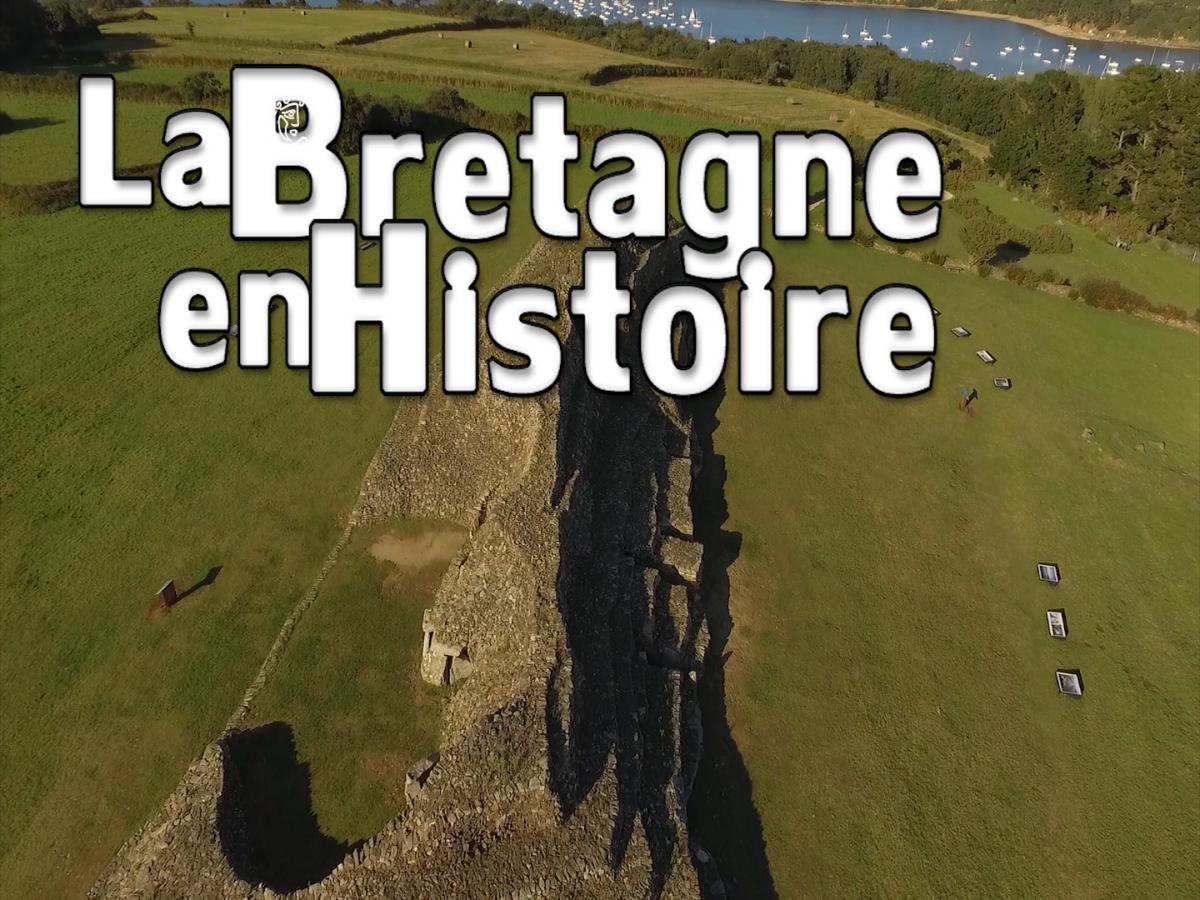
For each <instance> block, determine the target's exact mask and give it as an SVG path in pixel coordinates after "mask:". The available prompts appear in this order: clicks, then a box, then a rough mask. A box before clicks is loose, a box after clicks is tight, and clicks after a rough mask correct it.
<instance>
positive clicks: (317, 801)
mask: <svg viewBox="0 0 1200 900" xmlns="http://www.w3.org/2000/svg"><path fill="white" fill-rule="evenodd" d="M453 530H454V529H453V526H449V527H448V526H446V525H444V524H438V523H420V522H392V523H384V524H382V525H376V526H373V527H370V528H363V529H359V530H358V531H356V532H355V533H354V536H353V537H352V538H351V540H350V542H349V543H348V544H347V545H346V547H345V548H344V549H343V550H342V553H341V554H340V556H339V560H338V563H337V565H336V566H334V568H333V569H332V570H331V571H330V574H329V576H328V578H327V579H326V580H325V582H324V583H323V584H322V585H321V596H320V600H319V602H318V603H316V604H315V605H314V606H313V607H312V609H311V610H310V613H309V614H308V615H306V617H305V618H304V619H302V620H301V623H300V625H299V626H298V627H297V629H296V632H295V633H294V635H293V637H292V640H291V643H290V644H289V645H288V652H287V654H285V656H284V661H283V663H282V664H281V665H280V667H279V669H277V670H276V672H275V675H274V676H273V677H272V679H271V681H269V682H268V683H267V687H266V688H265V689H264V691H263V693H262V694H261V695H260V696H259V698H258V700H257V701H256V703H255V705H254V707H253V709H252V711H251V715H250V720H249V721H248V722H247V727H250V728H252V727H254V726H255V725H259V724H267V723H270V722H276V721H282V722H286V723H288V724H289V725H291V726H292V727H293V729H294V731H295V735H296V744H297V753H298V756H299V758H300V759H301V760H303V761H304V762H305V763H307V764H308V765H309V769H310V772H311V775H312V804H313V809H314V811H315V813H316V817H317V822H318V824H319V827H320V829H321V831H322V832H323V833H324V834H326V835H328V836H329V837H333V838H335V839H336V840H338V841H342V842H345V843H354V842H357V841H360V840H364V839H366V838H369V837H371V836H372V835H374V834H375V833H377V832H378V831H379V829H380V828H382V827H383V825H384V824H386V823H387V821H388V820H389V819H391V818H392V817H393V816H395V815H396V814H397V813H398V812H400V811H401V810H402V809H403V808H404V773H405V771H406V770H407V769H408V767H409V766H410V765H412V763H413V762H415V761H416V760H417V759H419V758H421V757H423V756H426V755H428V754H429V753H431V752H433V751H434V750H436V749H437V732H438V724H439V722H438V717H439V715H440V711H441V700H442V698H443V697H444V693H443V692H442V691H440V690H439V689H437V688H434V687H431V686H429V685H427V684H425V683H424V682H422V681H421V678H420V674H419V665H420V657H421V613H422V611H423V610H424V609H425V607H426V606H429V605H430V604H431V603H432V599H433V593H434V591H435V590H436V589H437V585H438V582H439V581H440V579H441V576H442V574H443V572H444V571H445V568H446V565H447V564H448V563H449V558H448V557H447V556H446V555H444V553H436V554H431V555H430V556H429V557H424V558H420V559H414V560H413V561H412V565H411V566H410V567H405V568H400V567H397V566H395V565H393V564H392V563H390V562H380V561H377V560H376V559H375V558H374V556H373V555H372V553H371V548H372V545H373V543H374V542H375V541H376V540H378V539H379V538H380V537H382V536H385V535H395V536H399V537H401V538H404V539H408V540H412V541H416V540H418V539H420V538H422V537H424V536H426V535H429V534H431V533H447V534H449V533H453Z"/></svg>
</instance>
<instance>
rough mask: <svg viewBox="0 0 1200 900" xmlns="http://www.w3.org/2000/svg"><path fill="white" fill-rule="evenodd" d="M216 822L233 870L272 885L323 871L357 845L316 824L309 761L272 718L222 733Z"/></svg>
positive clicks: (282, 889)
mask: <svg viewBox="0 0 1200 900" xmlns="http://www.w3.org/2000/svg"><path fill="white" fill-rule="evenodd" d="M225 751H226V777H225V785H224V789H223V790H222V792H221V796H220V799H219V801H218V805H217V830H218V834H219V836H220V839H221V846H222V849H223V850H224V851H225V856H226V858H227V859H228V860H229V865H230V867H231V868H232V869H233V870H234V872H235V873H236V874H237V876H238V877H239V878H241V879H242V880H244V881H247V882H249V883H250V884H257V885H261V886H263V887H266V888H270V889H271V890H273V891H275V892H277V893H289V892H291V891H295V890H299V889H300V888H303V887H307V886H308V885H310V884H315V883H316V882H318V881H320V880H321V879H323V878H324V877H325V876H326V875H328V874H329V873H330V872H332V871H333V870H334V869H335V868H336V867H337V865H338V864H339V863H340V862H342V860H343V859H345V857H346V854H347V853H349V852H350V851H351V850H354V849H355V847H354V846H352V845H350V844H347V843H344V842H342V841H338V840H335V839H334V838H331V837H329V836H328V835H325V834H323V833H322V832H321V829H320V827H319V826H318V824H317V817H316V814H315V813H314V812H313V808H312V784H311V779H310V777H309V770H308V765H307V764H306V763H302V762H300V760H299V759H298V758H297V756H296V740H295V735H294V734H293V732H292V726H291V725H288V724H286V723H284V722H272V723H271V724H269V725H262V726H260V727H258V728H252V729H250V730H249V731H241V732H236V733H234V734H232V735H231V736H230V737H228V738H227V739H226V742H225Z"/></svg>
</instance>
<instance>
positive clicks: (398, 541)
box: [370, 528, 466, 572]
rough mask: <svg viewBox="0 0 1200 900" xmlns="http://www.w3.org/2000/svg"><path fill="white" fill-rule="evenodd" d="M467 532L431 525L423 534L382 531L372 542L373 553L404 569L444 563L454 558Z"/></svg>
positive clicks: (441, 565)
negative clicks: (432, 527)
mask: <svg viewBox="0 0 1200 900" xmlns="http://www.w3.org/2000/svg"><path fill="white" fill-rule="evenodd" d="M465 537H466V535H465V534H464V533H463V532H461V531H456V530H454V529H450V528H446V529H431V530H429V531H423V532H421V533H420V534H395V533H388V534H383V535H380V536H379V537H378V538H376V539H375V541H374V542H372V544H371V551H370V552H371V556H373V557H374V558H375V559H376V560H377V561H378V562H389V563H391V564H392V565H394V566H395V567H396V568H397V569H398V570H399V571H401V572H419V571H421V570H422V569H427V568H430V567H432V566H439V567H444V566H446V565H448V564H449V562H450V560H451V559H453V558H454V554H455V553H457V552H458V548H459V547H461V546H462V542H463V539H464V538H465Z"/></svg>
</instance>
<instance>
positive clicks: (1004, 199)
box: [972, 182, 1200, 311]
mask: <svg viewBox="0 0 1200 900" xmlns="http://www.w3.org/2000/svg"><path fill="white" fill-rule="evenodd" d="M972 195H973V196H974V197H976V198H977V199H978V200H980V201H981V202H982V203H983V204H984V205H985V206H987V208H988V209H990V210H991V211H992V212H994V213H996V214H997V215H1000V216H1003V217H1004V218H1005V219H1007V220H1008V221H1010V222H1012V223H1013V224H1014V225H1017V226H1019V227H1021V228H1029V229H1035V228H1039V227H1041V226H1042V225H1050V224H1054V223H1056V222H1062V223H1063V227H1064V228H1066V230H1067V232H1068V233H1069V234H1070V235H1071V242H1072V244H1073V245H1074V247H1073V249H1072V250H1071V252H1070V253H1035V254H1032V255H1030V256H1028V257H1026V258H1025V259H1024V260H1022V261H1021V264H1022V265H1025V266H1028V267H1030V268H1032V269H1037V270H1039V271H1040V270H1042V269H1047V268H1052V269H1055V270H1056V271H1058V272H1060V273H1062V274H1063V275H1066V276H1067V277H1068V278H1070V279H1071V280H1072V281H1075V282H1078V281H1081V280H1083V279H1084V278H1112V279H1115V280H1116V281H1121V282H1124V283H1125V284H1127V285H1128V286H1129V287H1131V288H1133V289H1134V290H1136V291H1140V292H1141V293H1143V294H1145V295H1146V296H1147V297H1149V298H1150V300H1151V302H1153V303H1156V304H1159V305H1162V304H1166V303H1173V304H1175V305H1176V306H1180V307H1182V308H1183V309H1186V310H1189V311H1190V310H1194V309H1196V308H1197V307H1198V306H1200V267H1197V265H1196V263H1195V262H1193V261H1192V260H1190V259H1188V258H1187V257H1184V256H1180V255H1178V254H1176V253H1172V252H1170V251H1169V250H1167V249H1165V248H1164V247H1162V246H1160V245H1159V244H1158V243H1154V242H1149V243H1144V244H1137V245H1135V246H1133V247H1132V248H1130V249H1129V250H1120V249H1118V248H1117V247H1115V246H1113V245H1112V244H1111V243H1110V242H1108V241H1106V240H1104V239H1102V238H1100V237H1098V236H1097V235H1096V234H1095V233H1093V232H1091V231H1088V230H1087V229H1086V228H1083V227H1081V226H1079V225H1076V224H1074V223H1073V222H1070V221H1068V220H1065V219H1063V218H1062V217H1060V216H1059V215H1057V214H1056V213H1055V212H1054V211H1053V210H1051V209H1049V208H1048V207H1046V206H1045V205H1044V204H1043V203H1041V202H1039V200H1038V199H1037V198H1036V197H1034V196H1032V195H1031V194H1029V193H1028V192H1025V191H1021V192H1013V191H1007V190H1005V189H1004V188H1002V187H1000V186H999V185H995V184H990V183H988V182H980V183H978V184H977V185H976V186H975V189H974V191H973V192H972Z"/></svg>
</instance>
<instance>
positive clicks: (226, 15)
mask: <svg viewBox="0 0 1200 900" xmlns="http://www.w3.org/2000/svg"><path fill="white" fill-rule="evenodd" d="M225 18H227V19H228V18H229V11H228V10H226V11H225Z"/></svg>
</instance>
